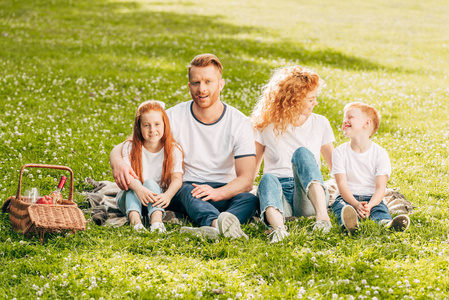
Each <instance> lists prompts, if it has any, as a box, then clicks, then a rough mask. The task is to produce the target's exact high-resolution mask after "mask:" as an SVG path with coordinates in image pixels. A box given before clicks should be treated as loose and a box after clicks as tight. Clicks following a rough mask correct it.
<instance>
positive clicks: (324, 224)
mask: <svg viewBox="0 0 449 300" xmlns="http://www.w3.org/2000/svg"><path fill="white" fill-rule="evenodd" d="M331 228H332V224H331V222H328V221H325V220H319V221H316V222H315V224H314V225H313V229H312V232H316V231H318V230H321V231H322V232H323V233H328V232H329V231H331Z"/></svg>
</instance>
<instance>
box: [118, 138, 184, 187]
mask: <svg viewBox="0 0 449 300" xmlns="http://www.w3.org/2000/svg"><path fill="white" fill-rule="evenodd" d="M131 148H132V144H131V142H126V143H125V144H123V148H122V156H123V160H124V161H125V163H127V164H128V165H129V166H131V162H130V160H129V157H130V153H131ZM163 162H164V147H162V149H161V150H159V152H156V153H152V152H150V151H148V150H147V149H145V147H144V146H142V178H143V181H145V180H148V179H153V180H154V181H156V182H157V183H158V184H159V186H160V185H161V178H162V164H163ZM176 172H179V173H184V171H183V170H182V153H181V150H179V148H178V147H176V146H174V147H173V169H172V173H176Z"/></svg>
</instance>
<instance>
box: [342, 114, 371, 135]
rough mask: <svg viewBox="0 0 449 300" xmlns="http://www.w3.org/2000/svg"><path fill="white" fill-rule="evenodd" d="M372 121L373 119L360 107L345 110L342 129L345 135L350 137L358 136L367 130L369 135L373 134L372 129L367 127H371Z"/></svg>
mask: <svg viewBox="0 0 449 300" xmlns="http://www.w3.org/2000/svg"><path fill="white" fill-rule="evenodd" d="M371 123H372V122H371V119H369V118H368V117H367V116H366V115H365V114H364V113H363V112H362V111H361V110H360V109H359V108H351V109H348V110H347V111H346V112H345V115H344V117H343V125H342V126H341V129H342V131H343V134H344V136H346V137H348V138H353V137H356V136H358V135H360V134H361V133H363V132H366V134H367V135H368V137H369V136H370V135H371V130H367V129H369V127H370V126H369V125H370V124H371Z"/></svg>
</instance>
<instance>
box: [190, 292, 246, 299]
mask: <svg viewBox="0 0 449 300" xmlns="http://www.w3.org/2000/svg"><path fill="white" fill-rule="evenodd" d="M199 293H201V292H199ZM202 295H203V293H201V296H202ZM235 297H236V298H241V297H242V293H240V292H238V293H237V294H235Z"/></svg>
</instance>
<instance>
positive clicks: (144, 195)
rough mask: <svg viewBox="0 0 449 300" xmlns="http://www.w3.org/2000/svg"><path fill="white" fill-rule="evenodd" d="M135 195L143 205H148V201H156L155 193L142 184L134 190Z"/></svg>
mask: <svg viewBox="0 0 449 300" xmlns="http://www.w3.org/2000/svg"><path fill="white" fill-rule="evenodd" d="M134 192H135V193H136V195H137V198H139V200H140V202H142V204H143V205H145V206H148V203H154V202H156V196H157V194H156V193H154V192H152V191H150V190H149V189H147V188H146V187H144V186H143V185H141V186H140V187H139V188H138V189H137V191H134Z"/></svg>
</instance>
